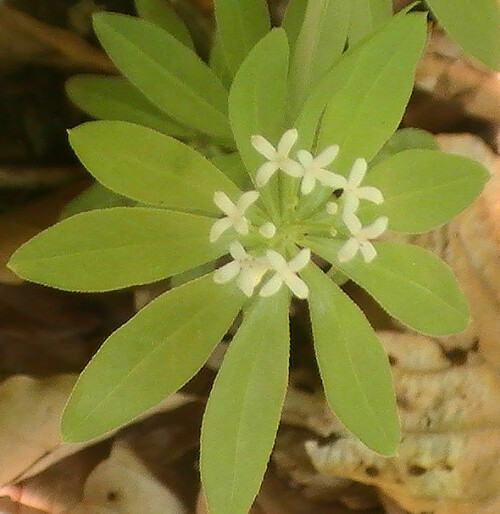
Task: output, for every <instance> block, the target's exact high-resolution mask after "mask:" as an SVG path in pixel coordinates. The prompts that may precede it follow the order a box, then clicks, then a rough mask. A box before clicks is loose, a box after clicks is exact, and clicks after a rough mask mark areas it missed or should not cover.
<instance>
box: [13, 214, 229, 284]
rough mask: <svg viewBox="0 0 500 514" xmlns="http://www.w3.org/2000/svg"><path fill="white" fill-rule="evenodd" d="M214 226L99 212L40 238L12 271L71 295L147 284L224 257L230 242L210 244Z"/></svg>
mask: <svg viewBox="0 0 500 514" xmlns="http://www.w3.org/2000/svg"><path fill="white" fill-rule="evenodd" d="M213 221H214V220H213V219H212V218H205V217H203V216H195V215H193V214H185V213H180V212H171V211H166V210H163V209H147V208H146V209H145V208H140V207H116V208H114V209H104V210H95V211H91V212H86V213H83V214H78V215H76V216H73V217H71V218H67V219H66V220H64V221H62V222H60V223H58V224H57V225H54V226H53V227H51V228H49V229H47V230H45V231H44V232H42V233H41V234H38V235H37V236H35V237H34V238H33V239H31V240H30V241H28V242H27V243H26V244H25V245H23V246H21V248H19V249H18V250H17V251H16V253H14V255H13V256H12V257H11V259H10V261H9V264H8V266H9V268H10V269H12V271H14V272H15V273H17V275H19V276H20V277H21V278H24V279H26V280H30V281H32V282H36V283H38V284H44V285H49V286H51V287H56V288H58V289H64V290H68V291H88V292H90V291H110V290H113V289H120V288H123V287H128V286H132V285H137V284H147V283H150V282H155V281H157V280H161V279H163V278H166V277H169V276H171V275H174V274H177V273H181V272H183V271H186V270H188V269H190V268H193V267H195V266H199V265H200V264H204V263H205V262H208V261H211V260H214V259H216V258H218V257H220V256H222V255H224V254H225V253H226V252H227V240H226V241H225V243H226V244H225V245H224V243H223V242H222V241H221V242H220V243H218V244H211V243H209V233H210V228H211V226H212V224H213ZM224 239H225V238H224Z"/></svg>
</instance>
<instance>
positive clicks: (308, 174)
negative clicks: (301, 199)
mask: <svg viewBox="0 0 500 514" xmlns="http://www.w3.org/2000/svg"><path fill="white" fill-rule="evenodd" d="M338 153H339V147H338V145H333V146H329V147H328V148H325V149H324V150H323V151H322V152H321V153H320V154H319V155H318V156H316V157H313V156H312V154H311V153H310V152H308V151H307V150H299V151H298V152H297V158H298V159H299V161H300V164H302V168H303V170H302V184H301V186H300V190H301V191H302V194H304V195H308V194H310V193H311V192H312V190H313V189H314V187H315V185H316V181H319V182H320V183H321V184H323V185H324V186H328V187H333V188H335V189H339V188H341V187H342V185H343V184H344V183H345V178H344V177H342V176H341V175H337V174H336V173H333V172H332V171H329V170H327V169H326V167H327V166H329V165H330V164H331V163H332V162H333V161H334V160H335V158H336V157H337V155H338Z"/></svg>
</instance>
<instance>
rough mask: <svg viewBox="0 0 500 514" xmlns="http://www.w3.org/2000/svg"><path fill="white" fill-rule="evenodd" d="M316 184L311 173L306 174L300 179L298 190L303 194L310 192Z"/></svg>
mask: <svg viewBox="0 0 500 514" xmlns="http://www.w3.org/2000/svg"><path fill="white" fill-rule="evenodd" d="M315 185H316V179H315V178H314V177H313V176H312V175H306V176H305V177H304V178H303V179H302V184H301V185H300V191H301V192H302V194H303V195H308V194H311V192H312V190H313V189H314V186H315Z"/></svg>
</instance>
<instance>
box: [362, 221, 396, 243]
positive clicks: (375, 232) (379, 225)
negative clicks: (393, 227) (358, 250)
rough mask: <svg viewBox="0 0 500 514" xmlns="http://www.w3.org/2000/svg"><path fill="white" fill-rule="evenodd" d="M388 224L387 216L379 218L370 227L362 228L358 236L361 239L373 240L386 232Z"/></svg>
mask: <svg viewBox="0 0 500 514" xmlns="http://www.w3.org/2000/svg"><path fill="white" fill-rule="evenodd" d="M388 224H389V218H388V217H387V216H381V217H380V218H377V219H376V220H375V221H374V222H373V223H372V224H371V225H368V226H366V227H363V229H362V230H361V231H360V236H361V237H362V238H363V239H375V238H376V237H379V236H381V235H382V234H383V233H384V232H385V231H386V230H387V225H388Z"/></svg>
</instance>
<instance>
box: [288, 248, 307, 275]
mask: <svg viewBox="0 0 500 514" xmlns="http://www.w3.org/2000/svg"><path fill="white" fill-rule="evenodd" d="M310 260H311V250H309V248H303V249H302V250H300V252H299V253H298V254H297V255H296V256H295V257H294V258H293V259H292V260H291V261H290V262H289V263H288V269H290V270H291V271H293V272H297V271H300V270H301V269H303V268H305V267H306V266H307V265H308V264H309V261H310Z"/></svg>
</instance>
